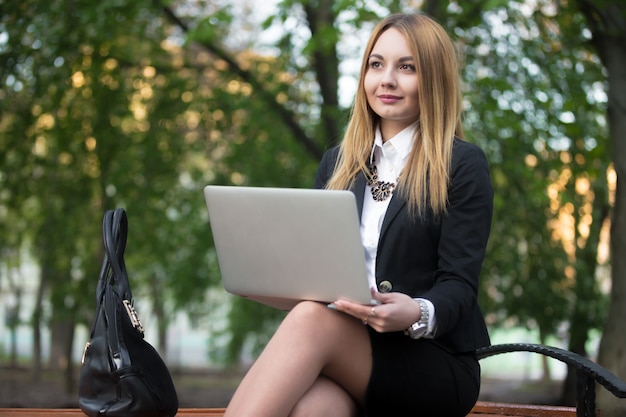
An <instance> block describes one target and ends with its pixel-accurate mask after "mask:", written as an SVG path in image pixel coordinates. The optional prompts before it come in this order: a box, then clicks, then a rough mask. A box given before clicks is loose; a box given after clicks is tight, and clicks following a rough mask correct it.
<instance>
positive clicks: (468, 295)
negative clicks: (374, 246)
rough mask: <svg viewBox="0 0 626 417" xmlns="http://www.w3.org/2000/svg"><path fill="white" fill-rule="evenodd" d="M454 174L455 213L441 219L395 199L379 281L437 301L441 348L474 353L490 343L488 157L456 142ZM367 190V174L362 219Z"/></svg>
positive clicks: (331, 159) (360, 189)
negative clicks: (481, 294) (480, 300)
mask: <svg viewBox="0 0 626 417" xmlns="http://www.w3.org/2000/svg"><path fill="white" fill-rule="evenodd" d="M338 151H339V148H338V147H334V148H332V149H330V150H328V151H327V152H326V153H325V154H324V156H323V158H322V161H321V163H320V165H319V167H318V170H317V175H316V178H315V187H316V188H323V187H324V185H325V184H326V183H327V181H328V180H329V178H330V176H331V175H332V172H333V169H334V167H335V162H336V161H337V156H338ZM450 172H451V177H450V186H449V189H448V201H449V204H448V212H447V214H446V215H445V216H443V217H442V218H440V219H439V220H437V219H435V218H434V217H433V215H432V213H430V214H426V215H425V216H424V217H423V218H418V217H411V216H410V215H409V213H408V209H407V204H406V200H405V199H404V198H403V197H402V195H400V193H398V192H396V193H395V194H394V195H393V197H392V199H391V201H390V203H389V208H388V209H387V213H386V215H385V218H384V221H383V225H382V230H381V233H380V239H379V242H378V253H377V255H376V282H377V285H379V286H380V283H381V282H382V281H389V282H390V283H391V284H392V289H391V291H397V292H402V293H405V294H408V295H409V296H411V297H423V298H426V299H428V300H430V301H431V302H432V303H433V305H434V306H435V316H436V319H437V327H436V331H435V334H434V339H433V340H434V342H435V343H437V344H439V345H441V346H442V347H443V348H445V349H447V350H449V351H452V352H469V351H474V350H476V349H477V348H480V347H484V346H488V345H489V344H490V341H489V335H488V333H487V327H486V325H485V321H484V318H483V315H482V313H481V311H480V308H479V307H478V304H477V294H478V284H479V276H480V270H481V266H482V262H483V259H484V256H485V248H486V245H487V240H488V237H489V231H490V229H491V218H492V213H493V189H492V187H491V181H490V178H489V168H488V163H487V159H486V158H485V155H484V153H483V152H482V150H481V149H480V148H478V147H477V146H475V145H473V144H470V143H468V142H465V141H462V140H460V139H455V140H454V145H453V151H452V165H451V171H450ZM365 184H366V178H365V176H364V175H363V174H362V173H361V174H359V175H358V176H357V178H356V180H355V184H354V188H353V189H352V190H351V191H352V192H354V194H355V195H356V201H357V205H358V208H359V214H360V213H361V211H362V209H363V194H364V191H365Z"/></svg>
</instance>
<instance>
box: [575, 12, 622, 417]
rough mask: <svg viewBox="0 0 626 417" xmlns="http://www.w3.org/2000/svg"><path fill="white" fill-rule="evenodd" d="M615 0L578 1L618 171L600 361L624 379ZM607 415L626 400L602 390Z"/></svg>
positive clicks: (618, 27)
mask: <svg viewBox="0 0 626 417" xmlns="http://www.w3.org/2000/svg"><path fill="white" fill-rule="evenodd" d="M612 3H613V2H609V1H604V2H596V1H590V0H580V2H579V4H580V8H581V11H582V12H583V14H584V15H585V17H586V18H587V22H588V23H589V27H590V28H591V31H592V34H593V42H594V45H595V46H596V48H597V50H598V55H599V56H600V59H601V60H602V63H603V64H604V66H605V67H606V70H607V74H608V85H609V87H608V105H607V113H608V124H609V136H610V139H611V145H612V155H613V164H614V168H615V172H616V174H617V184H616V189H615V206H614V210H613V216H612V219H611V255H612V256H611V262H612V269H611V278H612V279H611V282H612V288H611V299H610V306H609V313H608V318H607V321H606V324H605V328H604V333H603V334H602V340H601V342H600V351H599V356H598V362H599V363H600V364H601V365H602V366H604V367H606V368H607V369H609V370H610V371H612V372H613V373H615V374H616V375H617V376H618V377H620V378H621V379H623V380H626V347H625V346H624V330H623V322H624V319H625V318H626V257H625V256H624V254H626V188H624V184H623V183H621V182H620V179H621V180H622V181H623V180H624V179H626V72H625V71H624V68H626V6H625V5H624V4H623V3H621V4H617V3H615V4H612ZM598 406H599V408H600V409H601V410H602V416H603V417H618V416H623V415H625V414H626V401H624V400H623V399H621V400H620V399H618V398H616V397H614V396H613V395H612V394H611V393H609V392H607V391H606V390H604V389H599V392H598Z"/></svg>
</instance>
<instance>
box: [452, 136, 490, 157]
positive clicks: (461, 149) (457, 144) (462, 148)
mask: <svg viewBox="0 0 626 417" xmlns="http://www.w3.org/2000/svg"><path fill="white" fill-rule="evenodd" d="M460 158H461V159H462V158H478V159H485V160H486V159H487V158H486V157H485V153H484V152H483V150H482V149H481V148H480V147H479V146H478V145H475V144H473V143H470V142H467V141H466V140H463V139H460V138H458V137H455V138H454V142H453V144H452V159H453V160H454V159H460Z"/></svg>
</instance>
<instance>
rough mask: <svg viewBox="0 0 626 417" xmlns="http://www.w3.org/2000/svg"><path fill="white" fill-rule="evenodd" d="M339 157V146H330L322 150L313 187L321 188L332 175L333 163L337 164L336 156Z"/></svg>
mask: <svg viewBox="0 0 626 417" xmlns="http://www.w3.org/2000/svg"><path fill="white" fill-rule="evenodd" d="M338 157H339V146H335V147H332V148H330V149H328V150H327V151H326V152H324V155H323V156H322V160H321V161H320V164H319V166H318V167H317V174H316V175H315V184H314V187H315V188H323V187H324V186H325V185H326V183H327V182H328V180H329V179H330V177H331V176H332V175H333V171H334V170H335V165H336V164H337V158H338Z"/></svg>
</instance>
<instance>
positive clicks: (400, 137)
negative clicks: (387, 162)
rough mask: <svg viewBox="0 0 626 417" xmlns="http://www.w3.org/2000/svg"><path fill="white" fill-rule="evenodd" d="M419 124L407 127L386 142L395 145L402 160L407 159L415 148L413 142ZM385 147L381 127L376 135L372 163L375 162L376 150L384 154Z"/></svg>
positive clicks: (371, 154) (377, 129)
mask: <svg viewBox="0 0 626 417" xmlns="http://www.w3.org/2000/svg"><path fill="white" fill-rule="evenodd" d="M418 123H419V122H415V123H413V124H411V125H409V126H407V127H405V128H404V129H403V130H401V131H400V132H398V133H397V134H396V135H395V136H394V137H392V138H391V139H389V140H388V141H387V142H386V143H393V146H394V147H395V148H396V150H397V151H398V154H399V155H400V157H401V158H402V159H405V158H406V157H407V156H408V155H409V153H410V152H411V149H412V148H413V142H414V141H415V131H416V130H417V125H418ZM383 145H384V143H383V135H382V133H381V132H380V126H377V127H376V131H375V133H374V145H373V146H372V151H371V152H370V163H371V162H372V161H373V160H374V153H375V152H376V149H377V148H380V150H379V152H382V149H383Z"/></svg>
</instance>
